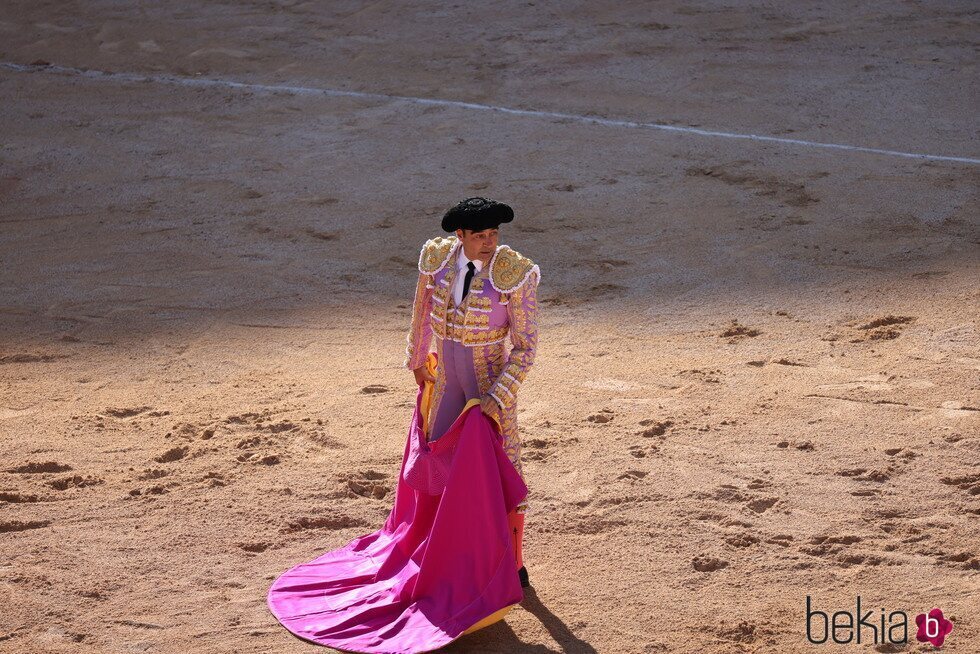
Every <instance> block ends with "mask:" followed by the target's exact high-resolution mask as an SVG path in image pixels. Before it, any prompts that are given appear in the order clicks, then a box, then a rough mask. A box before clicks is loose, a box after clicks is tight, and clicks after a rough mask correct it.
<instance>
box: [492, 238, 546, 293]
mask: <svg viewBox="0 0 980 654" xmlns="http://www.w3.org/2000/svg"><path fill="white" fill-rule="evenodd" d="M532 274H534V276H535V278H536V279H535V282H534V283H535V284H537V282H538V281H540V279H541V269H540V268H539V267H538V265H537V264H536V263H534V262H533V261H531V259H530V258H529V257H526V256H524V255H523V254H521V253H520V252H518V251H517V250H515V249H513V248H512V247H510V246H509V245H501V246H499V247H498V248H497V252H496V253H495V254H494V255H493V259H491V260H490V283H491V284H492V285H493V287H494V288H495V289H497V290H498V291H500V292H501V293H513V292H514V291H516V290H517V289H519V288H520V287H521V286H523V285H524V284H525V282H527V281H528V279H530V278H531V276H532Z"/></svg>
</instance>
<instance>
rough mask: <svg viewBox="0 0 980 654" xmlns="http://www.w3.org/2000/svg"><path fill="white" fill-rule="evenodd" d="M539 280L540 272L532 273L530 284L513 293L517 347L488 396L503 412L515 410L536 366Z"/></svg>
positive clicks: (513, 337)
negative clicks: (525, 379) (526, 380)
mask: <svg viewBox="0 0 980 654" xmlns="http://www.w3.org/2000/svg"><path fill="white" fill-rule="evenodd" d="M539 278H540V275H539V274H538V273H537V272H532V273H531V274H530V275H529V276H528V279H527V281H525V282H524V283H523V284H521V286H520V288H518V289H517V290H516V291H514V292H513V293H511V294H510V299H509V300H508V301H507V315H508V318H509V319H510V341H511V343H512V344H513V347H512V348H511V350H510V355H509V356H508V357H507V363H505V364H504V367H503V368H502V369H501V371H500V376H499V377H498V378H497V381H496V382H494V384H493V386H491V387H490V391H489V393H487V394H488V395H489V396H490V397H492V398H493V399H495V400H496V401H497V404H499V405H500V407H501V408H502V409H508V408H511V407H513V406H514V404H515V403H516V402H517V389H518V387H520V385H521V383H522V382H523V381H524V378H525V377H526V376H527V373H528V371H529V370H530V368H531V364H532V363H534V354H535V351H536V350H537V347H538V280H539Z"/></svg>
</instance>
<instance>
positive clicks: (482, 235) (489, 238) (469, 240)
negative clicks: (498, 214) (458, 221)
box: [456, 227, 499, 263]
mask: <svg viewBox="0 0 980 654" xmlns="http://www.w3.org/2000/svg"><path fill="white" fill-rule="evenodd" d="M498 233H499V230H498V229H497V228H496V227H494V228H492V229H484V230H482V231H479V232H474V231H470V230H468V229H457V230H456V237H457V238H458V239H459V240H460V241H462V243H463V254H465V255H466V257H467V258H468V259H471V260H472V259H479V260H480V261H482V262H483V263H487V262H489V261H490V259H491V257H493V253H494V252H496V251H497V234H498Z"/></svg>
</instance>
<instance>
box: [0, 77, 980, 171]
mask: <svg viewBox="0 0 980 654" xmlns="http://www.w3.org/2000/svg"><path fill="white" fill-rule="evenodd" d="M0 68H5V69H7V70H12V71H15V72H18V73H48V74H59V75H70V76H74V77H83V78H86V79H94V80H101V81H110V82H111V81H121V82H155V83H158V84H171V85H174V86H189V87H197V88H202V87H203V88H215V87H217V88H228V89H242V90H247V91H260V92H266V93H290V94H293V95H307V96H317V97H323V96H327V97H346V98H362V99H367V100H380V101H384V102H406V103H410V104H420V105H434V106H440V107H457V108H461V109H474V110H478V111H497V112H500V113H505V114H513V115H516V116H529V117H533V118H557V119H560V120H569V121H574V122H579V123H590V124H593V125H604V126H606V127H630V128H638V129H659V130H663V131H666V132H677V133H681V134H697V135H698V136H713V137H716V138H726V139H744V140H749V141H761V142H766V143H780V144H786V145H802V146H804V147H810V148H826V149H832V150H846V151H850V152H866V153H870V154H881V155H886V156H891V157H905V158H907V159H924V160H928V161H952V162H956V163H967V164H980V159H978V158H972V157H951V156H946V155H940V154H925V153H920V152H904V151H900V150H884V149H881V148H867V147H863V146H860V145H845V144H842V143H822V142H820V141H805V140H803V139H788V138H783V137H780V136H764V135H760V134H740V133H737V132H723V131H718V130H710V129H698V128H697V127H680V126H677V125H663V124H660V123H648V122H637V121H632V120H616V119H613V118H596V117H594V116H583V115H580V114H568V113H561V112H556V111H539V110H535V109H514V108H511V107H501V106H497V105H492V104H480V103H476V102H462V101H460V100H443V99H439V98H416V97H412V96H406V95H389V94H386V93H366V92H363V91H343V90H340V89H328V88H315V87H309V86H292V85H288V84H253V83H249V82H234V81H231V80H224V79H214V78H208V77H181V76H178V75H166V74H142V73H115V72H110V71H101V70H83V69H81V68H71V67H68V66H54V65H37V66H25V65H23V64H15V63H11V62H0Z"/></svg>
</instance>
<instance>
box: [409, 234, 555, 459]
mask: <svg viewBox="0 0 980 654" xmlns="http://www.w3.org/2000/svg"><path fill="white" fill-rule="evenodd" d="M461 249H462V243H461V242H460V241H459V239H458V238H456V236H455V235H450V236H448V237H444V236H439V237H436V238H433V239H430V240H428V241H426V242H425V245H423V246H422V252H421V254H420V255H419V264H418V268H419V279H418V284H417V286H416V289H415V303H414V306H413V309H412V327H411V330H410V331H409V333H408V337H407V340H408V347H407V349H406V357H405V363H404V365H405V367H407V368H409V369H411V370H414V369H416V368H418V367H419V366H421V365H423V364H424V363H425V358H426V356H427V355H428V352H429V346H430V343H431V339H432V335H433V334H435V335H436V336H437V337H438V338H440V339H450V340H455V341H458V342H460V343H462V344H463V345H466V346H468V347H473V348H477V349H476V350H474V364H475V368H476V371H477V382H478V384H479V386H480V392H481V393H482V394H485V395H489V396H490V397H493V398H494V399H495V400H496V401H497V404H499V405H500V407H501V408H502V409H503V411H502V417H503V418H504V421H505V422H509V420H508V418H513V417H514V416H513V412H514V408H515V405H516V401H517V390H518V388H519V387H520V385H521V383H522V382H523V381H524V378H525V377H526V376H527V373H528V370H529V369H530V367H531V364H532V363H533V362H534V354H535V350H536V348H537V342H538V321H537V309H538V306H537V285H538V281H539V280H540V277H541V271H540V269H539V268H538V266H537V265H536V264H535V263H534V262H533V261H531V260H530V259H528V258H527V257H525V256H523V255H521V254H520V253H519V252H517V251H515V250H513V249H511V248H510V247H508V246H506V245H500V246H498V247H497V251H496V252H495V253H494V255H493V257H492V258H491V259H490V263H489V265H487V266H484V267H483V270H481V271H480V272H479V273H478V274H477V275H475V276H474V277H473V279H472V281H471V282H470V290H469V292H468V293H467V295H466V297H465V298H464V299H463V302H462V304H461V305H460V307H461V309H464V310H465V312H463V314H462V317H461V318H456V317H455V315H456V314H455V313H454V312H452V311H449V310H448V307H449V304H450V302H451V301H452V300H451V298H450V292H451V289H452V284H453V280H454V279H455V276H456V274H457V266H456V262H457V259H458V253H459V251H460V250H461ZM508 335H509V336H510V341H511V345H512V347H511V350H510V353H509V354H508V355H507V357H506V361H505V360H504V352H505V341H506V340H507V337H508ZM508 414H511V415H508ZM503 427H504V431H505V432H507V431H509V430H508V429H507V428H508V425H506V424H504V425H503ZM513 427H514V428H515V429H516V423H515V424H514V425H513ZM508 435H509V434H506V433H505V440H506V436H508ZM511 435H512V436H516V434H511Z"/></svg>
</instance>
